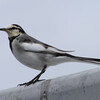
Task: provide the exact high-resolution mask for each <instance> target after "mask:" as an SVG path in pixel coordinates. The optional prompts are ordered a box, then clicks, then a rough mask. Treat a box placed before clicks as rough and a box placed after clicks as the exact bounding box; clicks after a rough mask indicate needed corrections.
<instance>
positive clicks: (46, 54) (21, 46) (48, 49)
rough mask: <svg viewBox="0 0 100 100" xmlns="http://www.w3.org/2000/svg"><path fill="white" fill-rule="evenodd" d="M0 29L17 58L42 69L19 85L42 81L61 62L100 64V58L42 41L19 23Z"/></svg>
mask: <svg viewBox="0 0 100 100" xmlns="http://www.w3.org/2000/svg"><path fill="white" fill-rule="evenodd" d="M0 31H4V32H6V33H7V34H8V39H9V46H10V49H11V51H12V54H13V55H14V56H15V58H16V59H17V60H18V61H19V62H20V63H22V64H24V65H25V66H27V67H30V68H32V69H36V70H39V71H40V73H39V74H38V75H37V76H36V77H35V78H33V79H32V80H31V81H29V82H25V83H22V84H19V86H23V85H24V86H29V85H31V84H35V83H36V82H39V81H42V80H39V79H40V77H41V75H42V74H43V73H44V72H45V71H46V69H47V68H48V67H50V66H55V65H58V64H61V63H65V62H83V63H91V64H97V65H100V59H98V58H88V57H79V56H75V55H72V54H70V53H69V52H72V51H65V50H60V49H58V48H56V47H54V46H51V45H48V44H46V43H44V42H41V41H39V40H37V39H35V38H33V37H31V36H29V35H28V34H27V33H26V32H25V31H24V29H23V28H22V27H21V26H19V25H17V24H11V25H9V26H7V27H5V28H0Z"/></svg>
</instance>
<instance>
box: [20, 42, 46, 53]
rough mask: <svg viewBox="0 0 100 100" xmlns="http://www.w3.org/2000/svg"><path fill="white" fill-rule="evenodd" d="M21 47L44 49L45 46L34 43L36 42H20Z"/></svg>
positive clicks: (35, 49)
mask: <svg viewBox="0 0 100 100" xmlns="http://www.w3.org/2000/svg"><path fill="white" fill-rule="evenodd" d="M21 45H22V47H23V48H24V49H25V50H28V51H45V50H46V49H45V47H43V46H42V45H41V44H36V43H22V44H21Z"/></svg>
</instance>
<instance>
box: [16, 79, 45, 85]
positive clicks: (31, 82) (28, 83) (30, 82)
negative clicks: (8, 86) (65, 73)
mask: <svg viewBox="0 0 100 100" xmlns="http://www.w3.org/2000/svg"><path fill="white" fill-rule="evenodd" d="M44 80H45V79H42V80H34V81H29V82H27V83H22V84H18V86H29V85H31V84H35V83H36V82H40V81H44Z"/></svg>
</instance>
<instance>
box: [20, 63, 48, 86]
mask: <svg viewBox="0 0 100 100" xmlns="http://www.w3.org/2000/svg"><path fill="white" fill-rule="evenodd" d="M46 68H47V66H46V65H45V66H44V68H43V69H42V71H41V72H40V73H39V74H38V75H37V76H36V77H35V78H34V79H32V80H31V81H29V82H27V83H23V84H19V86H23V85H25V86H29V85H31V84H34V83H36V82H38V81H43V80H39V78H40V76H41V75H42V74H43V73H44V72H45V71H46Z"/></svg>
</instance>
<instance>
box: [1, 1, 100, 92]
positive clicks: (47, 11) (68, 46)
mask: <svg viewBox="0 0 100 100" xmlns="http://www.w3.org/2000/svg"><path fill="white" fill-rule="evenodd" d="M10 24H18V25H21V26H22V27H23V29H24V30H25V31H26V32H27V33H28V34H29V35H30V36H33V37H35V38H36V39H38V40H41V41H42V42H45V43H48V44H50V45H52V46H55V47H57V48H59V49H62V50H74V51H75V52H72V53H71V54H73V55H77V56H84V57H95V58H100V0H0V28H2V27H6V26H7V25H10ZM98 67H100V66H97V65H92V64H85V63H64V64H60V65H57V66H51V67H50V68H48V69H47V71H46V72H45V74H43V75H42V77H41V78H43V79H51V78H56V77H59V76H63V75H70V74H74V73H77V72H82V71H85V70H88V69H93V68H98ZM39 72H40V71H37V70H34V69H30V68H28V67H26V66H24V65H22V64H21V63H19V62H18V61H17V60H16V59H15V58H14V56H13V55H12V52H11V51H10V48H9V41H8V36H7V34H6V33H5V32H0V90H3V89H7V88H11V87H16V86H17V85H18V84H20V83H24V82H27V81H30V80H31V79H32V78H34V77H35V76H36V75H37V74H38V73H39Z"/></svg>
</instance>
